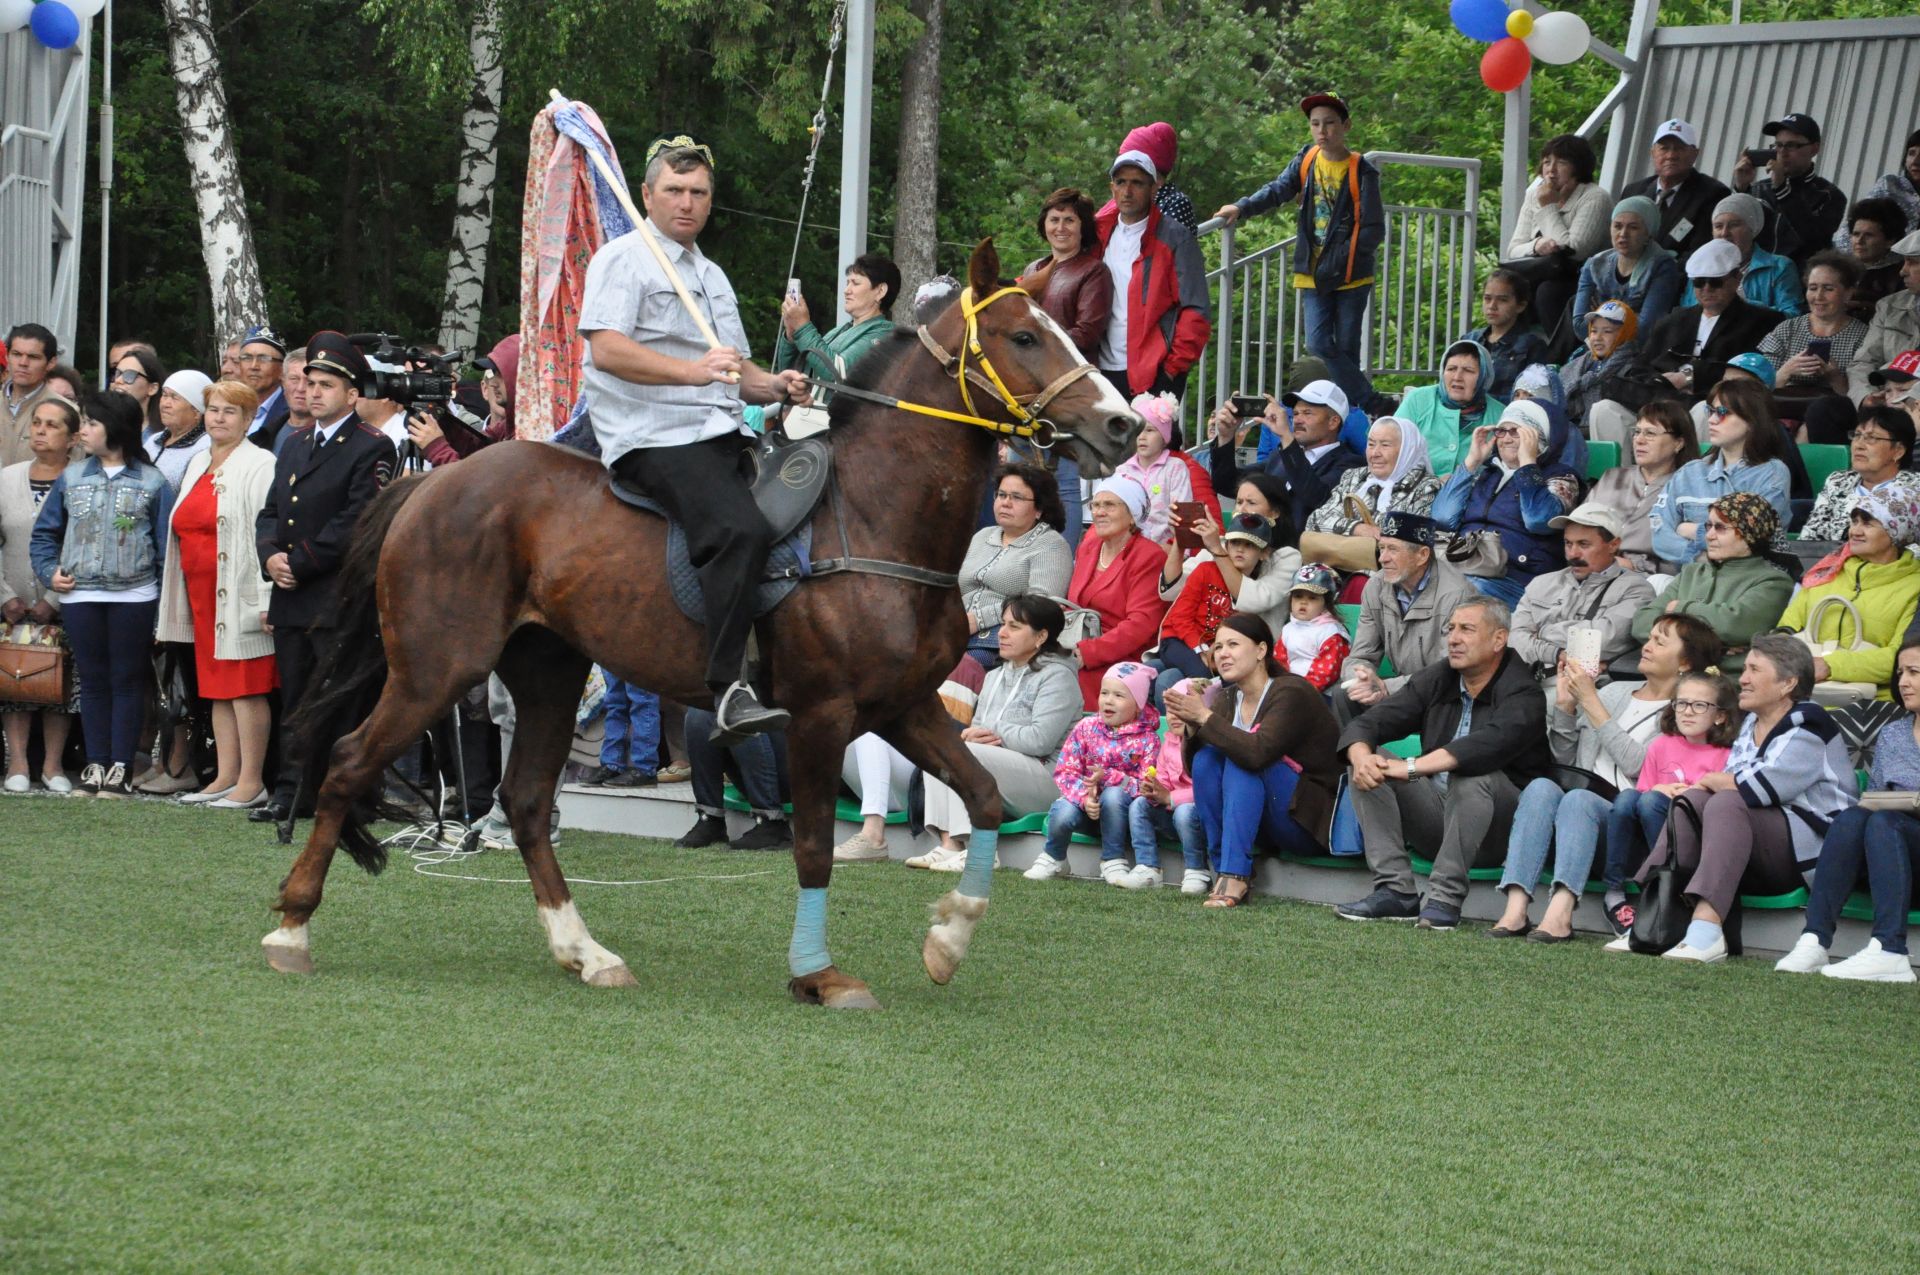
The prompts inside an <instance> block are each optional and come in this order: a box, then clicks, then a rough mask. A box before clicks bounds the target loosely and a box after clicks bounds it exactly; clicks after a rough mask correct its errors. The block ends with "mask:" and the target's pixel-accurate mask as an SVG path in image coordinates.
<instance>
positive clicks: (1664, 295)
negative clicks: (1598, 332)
mask: <svg viewBox="0 0 1920 1275" xmlns="http://www.w3.org/2000/svg"><path fill="white" fill-rule="evenodd" d="M1659 224H1660V214H1659V212H1658V210H1656V209H1655V208H1654V206H1653V201H1652V200H1651V199H1648V198H1646V197H1645V196H1642V195H1632V196H1629V197H1627V198H1626V199H1623V200H1621V201H1620V202H1619V203H1617V204H1615V205H1614V206H1613V225H1612V227H1611V229H1610V231H1609V236H1610V238H1611V241H1612V244H1613V246H1612V247H1611V248H1607V249H1605V250H1604V251H1602V252H1596V253H1594V254H1593V256H1591V257H1589V258H1587V264H1586V265H1584V266H1582V267H1581V268H1580V287H1579V289H1578V290H1577V291H1576V292H1575V293H1574V294H1573V321H1574V324H1575V325H1576V328H1577V326H1578V324H1579V323H1580V321H1581V319H1582V318H1583V317H1584V316H1586V315H1589V314H1591V313H1593V311H1594V309H1595V307H1597V306H1598V305H1599V304H1600V303H1601V302H1602V301H1622V302H1625V303H1626V305H1627V306H1628V307H1629V308H1631V309H1632V310H1633V312H1634V313H1635V314H1637V315H1639V316H1640V323H1641V326H1643V327H1645V328H1647V329H1648V330H1649V331H1651V330H1652V328H1653V327H1654V325H1655V324H1657V323H1659V322H1660V320H1662V319H1664V318H1666V317H1667V311H1669V310H1671V309H1673V307H1674V303H1675V302H1677V301H1679V299H1680V289H1681V287H1682V285H1684V284H1685V283H1686V280H1685V278H1683V277H1682V276H1681V274H1680V263H1679V262H1678V261H1676V260H1674V256H1673V254H1672V253H1671V252H1669V251H1668V250H1667V249H1666V248H1665V247H1663V246H1662V245H1660V244H1659V243H1657V242H1655V240H1654V237H1653V232H1654V228H1655V227H1656V226H1658V225H1659ZM1628 339H1629V340H1631V339H1632V338H1628Z"/></svg>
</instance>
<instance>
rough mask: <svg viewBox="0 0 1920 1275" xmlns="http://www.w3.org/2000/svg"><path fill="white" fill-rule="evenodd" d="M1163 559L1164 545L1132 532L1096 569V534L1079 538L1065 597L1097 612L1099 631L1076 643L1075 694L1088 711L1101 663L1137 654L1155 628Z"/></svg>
mask: <svg viewBox="0 0 1920 1275" xmlns="http://www.w3.org/2000/svg"><path fill="white" fill-rule="evenodd" d="M1166 560H1167V551H1166V550H1165V549H1163V548H1161V547H1160V546H1159V545H1157V544H1155V543H1154V542H1153V541H1151V540H1149V539H1147V538H1146V537H1145V536H1143V535H1141V534H1140V533H1139V532H1138V531H1136V532H1134V533H1133V535H1132V536H1130V537H1129V538H1128V540H1127V543H1126V547H1125V548H1123V549H1122V550H1121V551H1120V554H1119V556H1118V557H1116V558H1115V559H1114V560H1113V561H1112V562H1110V563H1108V564H1107V568H1106V570H1104V571H1102V570H1101V569H1100V537H1098V536H1096V535H1094V534H1093V532H1091V531H1089V532H1087V534H1086V535H1084V536H1082V537H1080V547H1079V549H1078V550H1077V551H1075V553H1074V555H1073V579H1072V581H1071V583H1069V584H1068V585H1067V600H1068V601H1069V602H1071V603H1073V605H1075V606H1078V607H1089V608H1091V609H1093V610H1095V611H1098V612H1099V613H1100V636H1099V637H1090V638H1087V639H1086V640H1085V641H1083V642H1081V643H1080V694H1081V697H1082V699H1083V700H1084V702H1085V703H1086V706H1087V708H1088V710H1089V711H1091V710H1092V709H1093V708H1095V707H1097V706H1098V703H1099V699H1100V679H1101V678H1103V677H1105V676H1106V673H1107V667H1108V666H1109V665H1111V664H1117V663H1119V662H1120V661H1121V660H1137V659H1139V658H1140V656H1141V653H1142V652H1144V651H1145V650H1146V649H1147V648H1148V647H1149V646H1152V645H1153V641H1154V636H1155V635H1156V634H1158V633H1159V632H1160V617H1161V616H1162V615H1165V614H1166V610H1167V604H1166V603H1164V602H1162V601H1161V600H1160V567H1161V565H1162V564H1163V563H1165V562H1166ZM1197 569H1198V568H1196V570H1197Z"/></svg>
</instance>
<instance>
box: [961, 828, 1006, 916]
mask: <svg viewBox="0 0 1920 1275" xmlns="http://www.w3.org/2000/svg"><path fill="white" fill-rule="evenodd" d="M999 853H1000V830H999V829H998V828H975V829H974V830H973V835H972V836H971V837H969V838H968V839H967V866H966V867H965V868H964V869H963V870H962V871H961V873H960V887H959V889H960V893H962V894H964V895H966V896H968V897H969V898H974V899H984V898H986V897H987V896H988V895H989V894H991V893H993V860H994V856H995V855H997V854H999Z"/></svg>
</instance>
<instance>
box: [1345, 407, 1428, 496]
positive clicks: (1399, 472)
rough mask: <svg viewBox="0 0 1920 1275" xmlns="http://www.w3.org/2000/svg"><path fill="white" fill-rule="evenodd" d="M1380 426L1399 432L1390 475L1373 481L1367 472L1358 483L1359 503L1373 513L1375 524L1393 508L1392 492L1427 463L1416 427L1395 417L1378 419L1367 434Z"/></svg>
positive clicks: (1424, 444) (1422, 438)
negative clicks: (1398, 450) (1397, 452)
mask: <svg viewBox="0 0 1920 1275" xmlns="http://www.w3.org/2000/svg"><path fill="white" fill-rule="evenodd" d="M1381 425H1391V426H1393V427H1394V428H1395V429H1397V430H1398V431H1400V458H1399V459H1398V460H1396V461H1394V463H1393V472H1392V473H1390V474H1388V475H1387V476H1386V477H1385V478H1376V477H1375V476H1374V474H1373V471H1371V470H1369V471H1367V476H1366V477H1365V478H1364V479H1362V480H1361V482H1360V493H1359V494H1360V499H1362V500H1364V501H1366V503H1367V508H1369V509H1371V510H1372V511H1373V516H1374V519H1375V521H1378V520H1379V518H1380V516H1381V515H1382V514H1384V513H1386V512H1388V511H1389V510H1391V509H1392V508H1393V496H1394V489H1395V487H1396V486H1398V484H1399V483H1400V480H1401V479H1403V478H1405V477H1406V476H1407V475H1408V474H1410V473H1412V472H1413V471H1414V469H1415V468H1416V467H1417V468H1419V469H1422V470H1424V469H1426V467H1427V463H1428V458H1427V436H1426V435H1425V434H1422V433H1421V432H1420V427H1419V426H1418V425H1415V424H1414V423H1413V422H1411V421H1406V420H1402V419H1401V418H1400V417H1398V416H1382V417H1380V418H1379V419H1378V420H1376V421H1374V423H1373V424H1372V425H1371V426H1368V428H1367V432H1368V433H1369V434H1371V433H1372V432H1373V431H1374V429H1375V428H1377V427H1379V426H1381Z"/></svg>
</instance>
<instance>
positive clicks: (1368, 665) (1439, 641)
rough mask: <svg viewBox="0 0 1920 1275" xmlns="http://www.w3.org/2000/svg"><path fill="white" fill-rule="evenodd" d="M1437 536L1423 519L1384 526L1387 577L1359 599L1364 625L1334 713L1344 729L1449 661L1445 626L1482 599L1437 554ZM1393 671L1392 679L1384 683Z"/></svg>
mask: <svg viewBox="0 0 1920 1275" xmlns="http://www.w3.org/2000/svg"><path fill="white" fill-rule="evenodd" d="M1436 531H1437V528H1436V527H1435V526H1434V523H1433V520H1432V519H1431V518H1427V517H1424V516H1422V515H1420V514H1408V513H1394V514H1388V515H1387V516H1386V517H1385V518H1383V519H1381V521H1380V569H1379V570H1378V571H1376V572H1374V573H1373V575H1372V576H1371V577H1370V578H1369V579H1368V580H1367V584H1366V588H1365V589H1363V590H1362V591H1361V593H1360V622H1359V624H1357V625H1356V626H1355V627H1354V635H1353V648H1352V649H1351V650H1350V651H1348V653H1347V662H1346V664H1345V666H1344V667H1342V669H1341V670H1340V675H1341V678H1342V679H1343V680H1342V681H1341V683H1340V685H1339V687H1338V688H1337V689H1336V690H1335V691H1334V693H1333V712H1334V716H1335V717H1336V718H1338V719H1339V721H1340V723H1341V725H1343V726H1344V725H1345V724H1346V723H1348V722H1350V721H1352V720H1353V718H1354V717H1356V716H1358V715H1359V714H1360V713H1361V712H1363V711H1365V710H1366V709H1367V708H1368V707H1369V706H1371V705H1374V704H1378V703H1379V702H1380V701H1381V700H1383V699H1385V698H1386V697H1387V696H1388V695H1390V694H1392V693H1393V692H1395V691H1397V690H1399V689H1400V688H1401V687H1403V686H1405V685H1406V684H1407V680H1408V678H1410V677H1411V676H1412V675H1413V674H1414V673H1416V672H1418V671H1419V670H1421V669H1423V668H1426V667H1428V666H1429V665H1431V664H1435V663H1437V662H1439V661H1440V660H1441V659H1442V658H1444V656H1445V654H1446V625H1447V619H1448V617H1450V616H1451V615H1452V614H1453V612H1454V609H1455V608H1457V607H1459V606H1461V605H1463V604H1464V603H1466V602H1468V601H1470V600H1471V599H1472V598H1473V597H1474V596H1475V593H1476V590H1475V589H1474V587H1473V585H1472V583H1471V582H1470V581H1468V579H1467V577H1466V576H1465V575H1464V574H1462V573H1461V571H1460V568H1458V567H1456V566H1454V565H1453V564H1452V563H1451V562H1448V561H1447V560H1446V559H1445V558H1443V557H1441V556H1440V554H1439V552H1438V550H1437V549H1436V547H1435V540H1436V534H1435V533H1436ZM1383 664H1391V665H1392V666H1393V669H1394V675H1393V676H1392V677H1384V676H1383V675H1382V667H1381V666H1382V665H1383Z"/></svg>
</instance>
